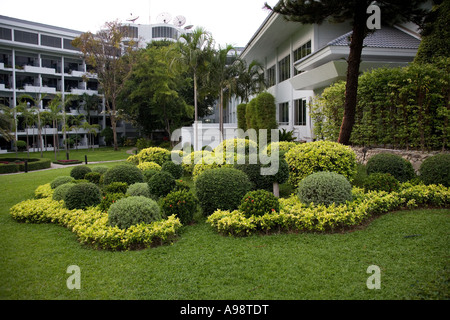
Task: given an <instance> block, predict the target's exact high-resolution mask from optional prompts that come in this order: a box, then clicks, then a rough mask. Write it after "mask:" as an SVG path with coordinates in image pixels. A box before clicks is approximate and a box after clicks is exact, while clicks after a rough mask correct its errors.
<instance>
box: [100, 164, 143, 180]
mask: <svg viewBox="0 0 450 320" xmlns="http://www.w3.org/2000/svg"><path fill="white" fill-rule="evenodd" d="M113 182H125V183H126V184H128V185H132V184H135V183H138V182H144V175H143V174H142V171H141V170H139V169H138V168H137V167H135V166H133V165H131V164H119V165H117V166H114V167H112V168H110V169H109V170H108V171H106V173H105V174H104V175H103V183H104V184H105V185H108V184H111V183H113Z"/></svg>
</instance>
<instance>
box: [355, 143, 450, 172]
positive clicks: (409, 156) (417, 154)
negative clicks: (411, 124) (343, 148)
mask: <svg viewBox="0 0 450 320" xmlns="http://www.w3.org/2000/svg"><path fill="white" fill-rule="evenodd" d="M352 149H353V150H354V151H355V153H356V160H357V161H358V162H359V163H363V164H367V160H369V158H370V157H372V156H374V155H376V154H378V153H393V154H397V155H399V156H401V157H402V158H404V159H406V160H408V161H410V162H411V164H412V165H413V168H414V169H415V170H416V172H417V171H418V170H419V168H420V165H421V164H422V162H423V161H424V160H425V159H426V158H428V157H431V156H434V155H436V154H438V153H442V152H440V151H432V152H422V151H407V150H394V149H383V148H370V149H369V148H363V147H352ZM445 153H449V152H448V151H445Z"/></svg>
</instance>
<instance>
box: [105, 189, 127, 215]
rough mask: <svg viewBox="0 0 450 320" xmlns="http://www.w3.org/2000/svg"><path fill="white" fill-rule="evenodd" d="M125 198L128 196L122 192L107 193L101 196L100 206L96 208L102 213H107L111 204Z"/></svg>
mask: <svg viewBox="0 0 450 320" xmlns="http://www.w3.org/2000/svg"><path fill="white" fill-rule="evenodd" d="M126 197H128V196H127V195H126V194H124V193H123V192H120V193H107V194H106V195H105V196H103V198H102V200H101V202H100V204H99V205H98V208H99V209H100V210H101V211H102V212H107V211H108V210H109V207H111V205H112V204H113V203H116V202H117V201H118V200H120V199H122V198H126Z"/></svg>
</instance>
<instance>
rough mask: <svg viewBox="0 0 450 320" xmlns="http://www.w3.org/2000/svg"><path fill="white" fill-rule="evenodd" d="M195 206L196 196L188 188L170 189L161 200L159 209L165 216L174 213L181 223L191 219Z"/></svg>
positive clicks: (196, 203)
mask: <svg viewBox="0 0 450 320" xmlns="http://www.w3.org/2000/svg"><path fill="white" fill-rule="evenodd" d="M197 206H198V200H197V198H196V197H195V195H194V194H193V193H192V192H190V191H188V190H179V191H172V192H170V193H169V194H168V195H167V196H166V197H164V198H163V199H162V200H161V210H162V211H163V213H164V214H165V216H167V217H168V216H172V215H175V216H176V217H178V218H179V219H180V222H181V223H182V224H183V225H187V224H189V223H190V222H191V221H192V220H193V218H194V213H195V212H196V211H197Z"/></svg>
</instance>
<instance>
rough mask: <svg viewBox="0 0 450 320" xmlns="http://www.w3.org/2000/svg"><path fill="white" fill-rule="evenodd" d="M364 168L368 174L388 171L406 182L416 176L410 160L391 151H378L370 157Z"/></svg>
mask: <svg viewBox="0 0 450 320" xmlns="http://www.w3.org/2000/svg"><path fill="white" fill-rule="evenodd" d="M366 168H367V174H368V175H371V174H372V173H390V174H391V175H393V176H394V177H395V178H396V179H397V180H398V181H400V182H406V181H408V180H411V179H413V178H415V177H416V173H415V172H414V168H413V166H412V164H411V162H409V161H408V160H405V159H403V158H402V157H400V156H399V155H396V154H391V153H379V154H376V155H374V156H372V157H370V159H369V160H368V161H367V166H366Z"/></svg>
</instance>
